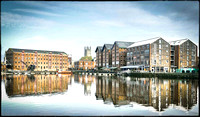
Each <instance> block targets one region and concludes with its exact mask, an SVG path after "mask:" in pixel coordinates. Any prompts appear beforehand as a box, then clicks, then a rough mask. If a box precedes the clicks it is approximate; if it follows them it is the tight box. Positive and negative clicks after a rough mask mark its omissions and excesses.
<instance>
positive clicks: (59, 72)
mask: <svg viewBox="0 0 200 117" xmlns="http://www.w3.org/2000/svg"><path fill="white" fill-rule="evenodd" d="M57 74H72V71H57Z"/></svg>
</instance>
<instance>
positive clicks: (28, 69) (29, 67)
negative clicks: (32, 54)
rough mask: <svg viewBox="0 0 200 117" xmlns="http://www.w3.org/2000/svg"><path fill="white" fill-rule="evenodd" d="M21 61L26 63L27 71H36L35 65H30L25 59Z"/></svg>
mask: <svg viewBox="0 0 200 117" xmlns="http://www.w3.org/2000/svg"><path fill="white" fill-rule="evenodd" d="M21 62H22V63H23V64H25V65H26V68H27V71H34V69H35V65H30V66H28V65H27V64H26V63H25V62H24V61H22V60H21Z"/></svg>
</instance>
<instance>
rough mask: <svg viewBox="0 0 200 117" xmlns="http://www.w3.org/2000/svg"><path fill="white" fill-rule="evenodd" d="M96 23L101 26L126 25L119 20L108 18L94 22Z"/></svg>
mask: <svg viewBox="0 0 200 117" xmlns="http://www.w3.org/2000/svg"><path fill="white" fill-rule="evenodd" d="M94 23H95V24H96V25H99V26H114V27H124V26H125V24H124V23H122V22H118V21H108V20H107V21H106V20H98V21H95V22H94Z"/></svg>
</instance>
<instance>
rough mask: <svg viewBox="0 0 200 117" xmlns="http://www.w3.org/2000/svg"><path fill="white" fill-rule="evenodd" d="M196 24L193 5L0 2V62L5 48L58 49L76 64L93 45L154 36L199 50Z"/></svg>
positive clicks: (197, 5) (186, 2)
mask: <svg viewBox="0 0 200 117" xmlns="http://www.w3.org/2000/svg"><path fill="white" fill-rule="evenodd" d="M158 9H159V10H158ZM198 26H199V2H198V1H179V2H178V1H176V2H169V1H158V2H155V1H154V2H153V1H148V2H147V1H145V2H142V1H140V2H135V1H134V2H50V1H49V2H46V1H37V2H36V1H2V2H1V43H2V44H1V61H3V58H4V56H5V51H6V50H8V48H21V49H34V50H49V51H63V52H65V53H67V54H69V55H72V59H73V60H75V61H76V60H79V59H80V58H81V57H83V56H84V47H85V46H91V55H92V57H95V56H96V55H95V49H96V47H97V46H103V45H104V44H114V42H115V41H127V42H137V41H141V40H146V39H150V38H154V37H162V38H163V39H164V40H166V41H168V42H169V41H174V40H180V39H185V38H188V39H190V40H191V41H192V42H194V43H195V44H196V45H197V46H198V49H197V50H198V51H199V27H198ZM198 56H199V52H198Z"/></svg>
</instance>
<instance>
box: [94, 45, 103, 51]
mask: <svg viewBox="0 0 200 117" xmlns="http://www.w3.org/2000/svg"><path fill="white" fill-rule="evenodd" d="M102 48H103V47H102V46H97V48H96V50H95V52H97V50H98V49H99V50H101V49H102Z"/></svg>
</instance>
